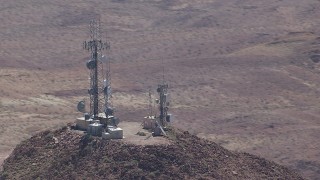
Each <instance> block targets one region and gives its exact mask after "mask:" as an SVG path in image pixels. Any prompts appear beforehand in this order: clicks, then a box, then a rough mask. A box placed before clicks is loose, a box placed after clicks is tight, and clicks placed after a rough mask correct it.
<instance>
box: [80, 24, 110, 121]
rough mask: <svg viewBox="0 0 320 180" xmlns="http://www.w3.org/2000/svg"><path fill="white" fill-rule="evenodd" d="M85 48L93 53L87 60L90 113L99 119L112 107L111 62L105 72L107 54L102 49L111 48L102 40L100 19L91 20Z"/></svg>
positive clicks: (84, 44)
mask: <svg viewBox="0 0 320 180" xmlns="http://www.w3.org/2000/svg"><path fill="white" fill-rule="evenodd" d="M83 48H84V49H85V50H87V51H89V52H90V55H91V56H90V60H89V61H88V62H87V68H88V69H89V70H90V89H89V90H88V93H89V95H90V115H91V116H93V119H98V115H99V113H101V112H103V110H104V111H107V109H110V108H109V98H110V96H111V88H110V62H107V63H106V64H105V66H106V69H107V70H106V74H104V64H103V61H105V56H102V51H103V50H107V49H110V44H109V43H108V42H106V41H102V40H101V23H100V19H98V20H92V21H91V22H90V40H89V41H85V42H84V43H83ZM105 76H106V77H105ZM109 111H110V110H109Z"/></svg>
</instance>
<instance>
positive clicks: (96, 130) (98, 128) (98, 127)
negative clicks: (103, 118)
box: [87, 122, 103, 136]
mask: <svg viewBox="0 0 320 180" xmlns="http://www.w3.org/2000/svg"><path fill="white" fill-rule="evenodd" d="M102 130H103V125H102V124H100V123H98V122H95V123H93V124H89V126H88V130H87V133H88V134H91V135H92V136H101V135H102Z"/></svg>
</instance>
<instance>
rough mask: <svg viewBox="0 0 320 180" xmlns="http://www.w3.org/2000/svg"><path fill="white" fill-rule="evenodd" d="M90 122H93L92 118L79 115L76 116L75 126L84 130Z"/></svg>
mask: <svg viewBox="0 0 320 180" xmlns="http://www.w3.org/2000/svg"><path fill="white" fill-rule="evenodd" d="M92 123H93V120H92V119H88V120H86V119H85V118H84V117H81V118H77V120H76V127H77V129H79V130H83V131H86V130H87V129H88V126H89V124H92Z"/></svg>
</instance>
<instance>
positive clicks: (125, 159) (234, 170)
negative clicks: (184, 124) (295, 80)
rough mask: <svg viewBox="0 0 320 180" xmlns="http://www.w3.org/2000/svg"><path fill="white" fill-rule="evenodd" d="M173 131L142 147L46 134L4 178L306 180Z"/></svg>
mask: <svg viewBox="0 0 320 180" xmlns="http://www.w3.org/2000/svg"><path fill="white" fill-rule="evenodd" d="M169 132H170V133H169V135H168V137H164V138H168V140H169V141H170V144H169V145H145V146H138V145H133V144H130V143H128V142H125V141H122V140H109V141H107V140H102V139H101V138H98V137H92V136H89V135H85V134H81V133H79V132H77V131H74V130H71V128H70V127H64V128H62V129H59V130H55V131H44V132H41V133H39V134H37V135H35V136H33V137H31V138H30V139H28V140H25V141H23V142H22V143H20V144H19V145H18V146H17V147H16V148H15V149H14V151H13V152H12V154H11V155H10V157H9V158H8V159H6V160H5V162H4V166H3V171H2V172H1V176H0V177H1V178H0V179H37V178H40V179H81V178H83V177H85V178H91V179H302V177H301V176H300V175H298V174H297V173H295V172H293V171H291V170H290V169H288V168H285V167H284V166H280V165H278V164H276V163H274V162H271V161H268V160H265V159H263V158H260V157H257V156H254V155H251V154H248V153H239V152H232V151H229V150H227V149H225V148H223V147H221V146H219V145H217V144H215V143H214V142H212V141H208V140H205V139H202V138H199V137H197V136H194V135H191V134H190V133H189V132H187V131H185V132H182V131H180V130H176V129H171V130H170V131H169ZM159 138H162V137H159Z"/></svg>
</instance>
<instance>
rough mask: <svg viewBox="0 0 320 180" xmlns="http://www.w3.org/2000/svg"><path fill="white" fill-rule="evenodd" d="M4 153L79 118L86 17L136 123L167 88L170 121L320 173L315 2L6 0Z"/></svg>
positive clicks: (128, 117)
mask: <svg viewBox="0 0 320 180" xmlns="http://www.w3.org/2000/svg"><path fill="white" fill-rule="evenodd" d="M0 4H1V6H0V22H1V23H0V40H1V43H0V63H1V69H0V77H1V78H0V85H1V86H0V97H1V99H0V143H1V144H0V161H1V160H2V159H4V158H5V157H6V156H7V155H8V154H9V153H10V152H11V150H12V148H13V147H14V146H15V145H16V144H18V143H19V142H20V141H21V140H23V139H25V138H28V137H30V136H32V135H33V134H35V133H37V132H39V131H42V130H44V129H52V128H56V127H60V126H62V125H64V124H66V123H67V122H72V121H73V120H74V119H75V117H77V116H81V114H80V113H77V112H76V109H75V105H76V103H77V102H78V101H79V100H82V99H87V98H88V97H87V94H86V92H87V88H88V85H89V84H88V83H89V82H88V74H87V73H88V71H87V69H86V68H85V62H86V60H87V59H88V53H87V52H86V51H84V50H82V42H83V41H84V40H86V39H88V37H89V34H88V23H89V21H90V19H92V18H94V17H97V16H98V15H99V14H100V18H101V21H102V24H103V27H104V29H105V32H106V35H105V36H107V37H108V39H109V41H110V42H111V44H112V49H111V50H110V51H109V52H106V54H109V55H110V57H111V60H112V85H113V89H114V94H113V96H114V98H113V101H114V105H115V106H116V107H117V113H118V115H119V117H120V118H121V119H122V120H123V121H141V119H142V117H143V116H144V114H145V113H146V112H147V111H146V109H147V107H148V106H147V102H148V101H147V91H148V88H149V87H153V89H155V87H156V85H157V83H159V82H161V79H162V69H163V66H165V67H166V68H165V72H166V75H165V79H166V81H167V82H168V83H169V85H170V92H171V97H172V109H171V110H172V112H173V114H174V115H175V122H174V123H173V125H175V126H176V127H179V128H183V129H185V130H189V131H190V132H192V133H195V134H198V135H199V136H201V137H205V138H208V139H212V140H214V141H215V142H217V143H219V144H221V145H223V146H224V147H226V148H228V149H231V150H238V151H245V152H249V153H253V154H255V155H259V156H262V157H264V158H267V159H269V160H273V161H275V162H277V163H280V164H282V165H286V166H289V167H291V168H294V169H296V170H298V171H299V172H300V173H302V174H303V175H304V176H305V177H308V178H311V179H317V178H320V173H319V172H320V159H319V157H320V154H319V149H320V143H319V142H318V141H317V139H318V137H319V136H320V131H319V127H320V121H319V117H320V113H319V110H320V108H319V105H320V99H319V97H318V94H319V90H320V89H319V88H320V85H319V84H320V80H319V79H320V78H319V76H320V74H319V73H320V69H319V64H317V63H314V62H313V61H312V59H313V60H317V54H318V53H319V49H320V48H319V44H320V38H319V37H320V36H319V23H320V22H319V18H318V17H319V12H320V11H319V8H320V3H319V1H316V0H305V1H303V2H302V1H298V0H282V1H277V0H271V1H268V2H265V1H258V0H255V1H254V0H235V1H234V0H225V1H218V0H213V1H209V0H199V1H191V0H183V1H182V0H172V1H168V0H148V1H147V0H140V1H133V0H108V1H102V0H100V1H99V0H93V1H90V2H88V1H84V0H82V1H81V0H79V1H71V0H67V1H62V0H50V1H49V0H42V1H40V0H23V1H22V0H12V1H4V0H0Z"/></svg>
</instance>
